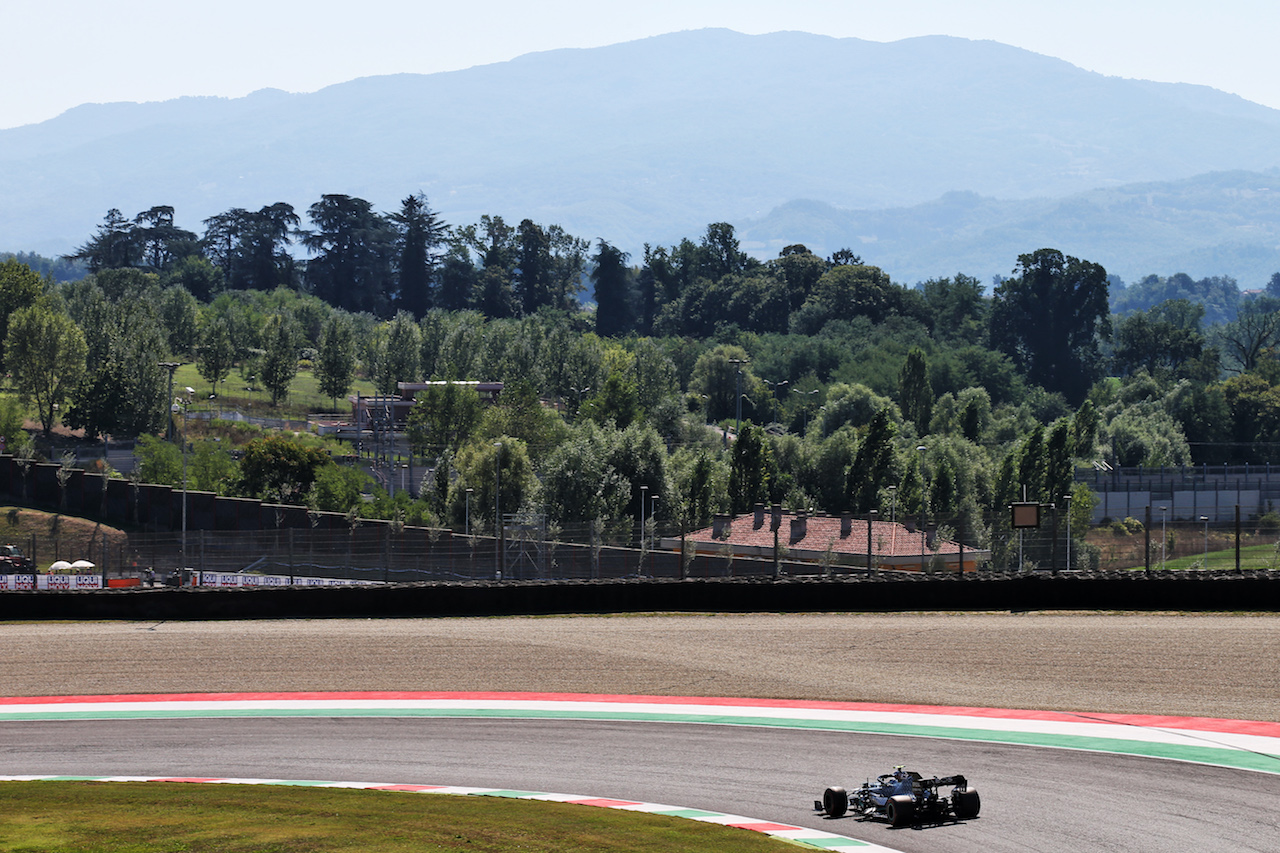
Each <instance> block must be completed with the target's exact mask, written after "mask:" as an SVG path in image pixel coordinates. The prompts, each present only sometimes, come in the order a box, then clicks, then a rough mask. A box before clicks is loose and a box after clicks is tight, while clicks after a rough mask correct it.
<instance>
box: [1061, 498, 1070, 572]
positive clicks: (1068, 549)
mask: <svg viewBox="0 0 1280 853" xmlns="http://www.w3.org/2000/svg"><path fill="white" fill-rule="evenodd" d="M1062 499H1063V500H1064V501H1066V504H1067V565H1066V568H1067V571H1070V570H1071V495H1070V493H1068V494H1065V495H1063V496H1062Z"/></svg>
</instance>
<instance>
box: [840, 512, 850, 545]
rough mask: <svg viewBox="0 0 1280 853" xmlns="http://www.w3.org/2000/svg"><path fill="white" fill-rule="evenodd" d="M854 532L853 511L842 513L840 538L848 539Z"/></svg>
mask: <svg viewBox="0 0 1280 853" xmlns="http://www.w3.org/2000/svg"><path fill="white" fill-rule="evenodd" d="M852 533H853V513H851V512H842V513H840V538H841V539H848V538H849V536H850V535H851V534H852Z"/></svg>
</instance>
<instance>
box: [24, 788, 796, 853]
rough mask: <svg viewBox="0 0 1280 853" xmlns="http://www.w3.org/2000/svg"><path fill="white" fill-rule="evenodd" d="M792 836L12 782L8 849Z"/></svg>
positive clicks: (538, 812) (587, 817)
mask: <svg viewBox="0 0 1280 853" xmlns="http://www.w3.org/2000/svg"><path fill="white" fill-rule="evenodd" d="M795 849H796V848H795V846H794V845H791V844H788V843H786V842H784V841H779V840H776V839H772V838H768V837H766V836H763V835H759V834H757V833H754V832H750V831H748V830H743V829H732V828H728V827H723V826H717V825H714V824H708V823H701V822H698V821H692V820H687V819H683V818H675V817H665V816H657V815H647V814H640V813H635V812H623V811H615V810H611V809H602V808H594V807H591V806H582V805H567V804H564V803H547V802H538V801H529V800H514V799H492V798H487V797H468V796H446V795H439V794H413V793H397V792H386V791H357V790H346V789H335V788H310V787H306V788H304V787H287V786H249V785H193V784H184V783H165V782H108V783H101V782H0V853H19V851H21V853H35V851H39V852H40V853H73V851H74V853H330V851H335V853H339V852H340V853H348V851H349V852H350V853H356V851H360V853H410V851H412V852H413V853H428V851H454V850H457V851H462V850H466V851H472V853H499V851H502V853H505V851H515V850H520V851H532V853H538V851H546V853H552V851H556V853H575V851H583V853H585V851H603V853H614V852H615V851H616V853H667V851H671V853H675V851H679V852H680V853H685V851H690V850H697V851H700V853H736V851H742V853H753V851H760V853H768V851H773V853H780V851H783V850H795Z"/></svg>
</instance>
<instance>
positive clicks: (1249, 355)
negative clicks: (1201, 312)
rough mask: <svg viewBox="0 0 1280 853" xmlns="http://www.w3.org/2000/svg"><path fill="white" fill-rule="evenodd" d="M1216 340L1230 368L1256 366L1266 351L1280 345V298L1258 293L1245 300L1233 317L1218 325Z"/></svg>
mask: <svg viewBox="0 0 1280 853" xmlns="http://www.w3.org/2000/svg"><path fill="white" fill-rule="evenodd" d="M1218 340H1219V341H1221V343H1222V348H1223V351H1224V352H1223V355H1224V356H1225V357H1226V358H1227V359H1228V360H1229V361H1228V364H1229V366H1230V367H1231V369H1232V370H1234V371H1235V372H1237V373H1247V372H1249V371H1251V370H1253V369H1255V368H1256V367H1257V366H1258V364H1259V362H1260V361H1261V360H1262V357H1263V353H1264V352H1265V351H1266V350H1268V349H1274V348H1275V347H1276V346H1277V345H1280V299H1276V298H1273V297H1271V296H1259V297H1257V298H1255V299H1252V300H1250V301H1248V302H1246V303H1244V304H1243V305H1241V306H1240V310H1239V312H1238V313H1237V314H1236V318H1235V319H1234V320H1232V321H1231V322H1230V323H1227V324H1226V325H1225V326H1221V327H1219V328H1218Z"/></svg>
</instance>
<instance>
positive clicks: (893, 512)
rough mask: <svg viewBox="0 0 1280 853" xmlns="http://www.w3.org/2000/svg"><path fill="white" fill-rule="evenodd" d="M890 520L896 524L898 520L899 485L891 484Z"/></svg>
mask: <svg viewBox="0 0 1280 853" xmlns="http://www.w3.org/2000/svg"><path fill="white" fill-rule="evenodd" d="M888 488H889V521H890V522H892V523H894V524H896V523H897V521H898V487H897V486H889V487H888Z"/></svg>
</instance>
